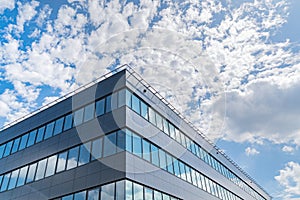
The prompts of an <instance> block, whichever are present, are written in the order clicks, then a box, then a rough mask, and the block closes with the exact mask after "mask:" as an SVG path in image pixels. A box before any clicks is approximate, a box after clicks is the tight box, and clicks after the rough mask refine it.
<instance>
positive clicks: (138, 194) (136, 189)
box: [133, 183, 144, 200]
mask: <svg viewBox="0 0 300 200" xmlns="http://www.w3.org/2000/svg"><path fill="white" fill-rule="evenodd" d="M143 196H144V194H143V186H141V185H139V184H136V183H133V198H134V200H143V199H144V198H143Z"/></svg>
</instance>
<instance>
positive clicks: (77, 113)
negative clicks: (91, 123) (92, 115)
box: [74, 108, 83, 126]
mask: <svg viewBox="0 0 300 200" xmlns="http://www.w3.org/2000/svg"><path fill="white" fill-rule="evenodd" d="M82 120H83V108H81V109H79V110H77V111H75V113H74V126H78V125H80V124H82Z"/></svg>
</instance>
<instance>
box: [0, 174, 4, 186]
mask: <svg viewBox="0 0 300 200" xmlns="http://www.w3.org/2000/svg"><path fill="white" fill-rule="evenodd" d="M2 179H3V176H2V175H1V176H0V188H1V183H2Z"/></svg>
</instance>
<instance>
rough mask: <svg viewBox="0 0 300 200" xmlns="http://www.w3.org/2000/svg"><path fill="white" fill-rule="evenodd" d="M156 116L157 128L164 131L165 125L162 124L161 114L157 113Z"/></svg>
mask: <svg viewBox="0 0 300 200" xmlns="http://www.w3.org/2000/svg"><path fill="white" fill-rule="evenodd" d="M155 115H156V126H157V127H158V128H159V129H160V130H163V124H162V117H161V116H160V114H158V113H155Z"/></svg>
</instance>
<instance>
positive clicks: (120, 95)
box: [118, 89, 126, 108]
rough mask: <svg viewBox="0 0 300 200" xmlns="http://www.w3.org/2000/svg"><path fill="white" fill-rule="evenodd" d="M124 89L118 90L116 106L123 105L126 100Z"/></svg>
mask: <svg viewBox="0 0 300 200" xmlns="http://www.w3.org/2000/svg"><path fill="white" fill-rule="evenodd" d="M125 91H126V90H125V89H122V90H120V91H119V92H118V107H119V108H120V107H121V106H125V104H126V100H125Z"/></svg>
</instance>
